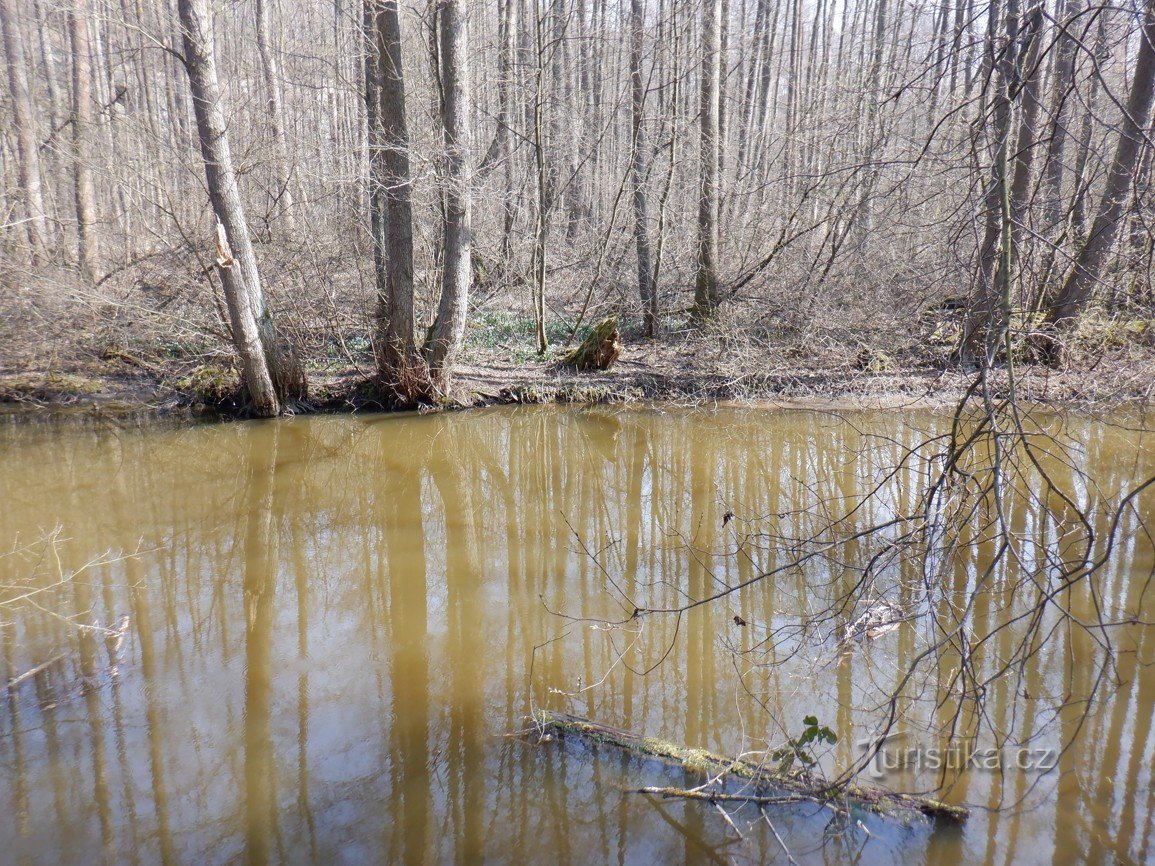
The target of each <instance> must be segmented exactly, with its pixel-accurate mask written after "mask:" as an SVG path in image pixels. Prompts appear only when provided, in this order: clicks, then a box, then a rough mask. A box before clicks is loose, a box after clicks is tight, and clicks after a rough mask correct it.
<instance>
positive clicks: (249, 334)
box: [177, 0, 304, 417]
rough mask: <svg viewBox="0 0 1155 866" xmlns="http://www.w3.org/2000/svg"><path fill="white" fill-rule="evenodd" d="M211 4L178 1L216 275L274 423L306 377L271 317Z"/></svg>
mask: <svg viewBox="0 0 1155 866" xmlns="http://www.w3.org/2000/svg"><path fill="white" fill-rule="evenodd" d="M209 3H210V0H178V3H177V8H178V11H179V14H180V23H181V30H182V31H183V40H184V62H185V69H186V70H187V72H188V79H189V89H190V91H191V92H192V101H193V112H194V114H195V115H196V125H197V136H198V139H199V142H200V149H201V156H202V158H203V160H204V165H205V180H206V185H207V187H208V193H209V201H210V203H211V204H212V208H213V212H214V214H215V215H216V219H217V266H218V267H217V272H218V273H219V274H220V278H221V283H222V284H223V285H224V289H225V300H226V303H227V304H228V309H229V319H230V323H231V325H232V334H233V342H234V343H235V345H236V349H237V354H238V355H239V356H240V359H241V371H242V374H243V376H244V381H245V387H246V388H247V389H248V393H249V399H250V400H251V402H252V408H253V411H254V413H255V414H257V415H261V416H265V417H269V416H273V415H277V414H279V413H280V411H281V409H282V400H283V399H284V398H286V397H287V398H290V399H293V398H296V397H303V396H304V394H303V392H304V379H303V376H302V375H301V374H300V371H299V368H298V367H297V366H296V361H295V359H292V358H290V357H283V356H282V353H281V349H280V347H279V345H278V341H277V337H276V332H275V330H274V327H273V320H272V316H271V315H270V313H269V311H268V309H267V308H266V307H265V301H264V295H263V292H262V290H261V280H260V274H259V272H258V270H257V263H256V256H255V254H254V252H253V245H252V240H251V238H250V237H249V227H248V224H247V223H246V221H245V213H244V208H243V206H242V205H241V195H240V190H239V188H238V186H237V176H236V171H235V170H234V168H233V157H232V152H231V151H230V149H229V140H228V136H227V130H228V121H227V120H226V118H225V112H224V103H223V101H222V99H221V92H220V83H219V81H218V78H217V67H216V58H215V56H214V40H213V30H212V26H213V25H212V12H211V10H210V7H209ZM285 354H287V353H285ZM278 385H280V387H278Z"/></svg>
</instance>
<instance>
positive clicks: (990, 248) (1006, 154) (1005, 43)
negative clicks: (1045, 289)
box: [959, 0, 1020, 363]
mask: <svg viewBox="0 0 1155 866" xmlns="http://www.w3.org/2000/svg"><path fill="white" fill-rule="evenodd" d="M1001 12H1002V14H1003V16H1004V26H1003V28H1002V31H1003V38H1002V39H1000V38H999V32H1000V28H999V26H998V24H997V23H995V22H993V23H991V24H990V25H989V27H988V30H987V39H988V40H989V44H988V46H987V53H988V58H989V61H988V62H989V63H990V66H991V68H992V69H993V70H994V82H995V87H994V97H993V99H992V100H991V102H990V109H989V110H990V117H991V139H992V141H993V142H994V150H995V154H994V161H993V162H992V164H991V177H990V180H989V181H988V182H987V188H986V193H985V195H984V196H983V203H982V207H983V213H984V214H985V216H986V226H985V229H984V232H983V240H982V245H981V246H980V247H979V265H978V280H977V283H978V285H977V288H976V290H975V293H974V295H973V297H972V298H971V303H970V309H969V310H968V311H967V316H966V320H965V322H964V327H963V335H962V340H961V342H960V345H959V359H960V360H962V361H963V362H965V363H970V362H972V361H974V360H976V359H977V358H978V357H979V355H980V353H981V350H982V349H983V346H984V341H985V340H986V338H987V337H988V335H989V334H990V333H991V327H990V326H991V323H992V322H993V321H995V319H996V317H997V316H998V312H999V298H1000V297H1001V292H1000V289H999V286H997V285H996V283H995V275H996V272H997V270H998V267H999V263H1000V262H1001V261H1004V260H1005V259H1004V258H1003V255H1004V253H1005V249H1004V247H1005V245H1006V244H1007V242H1008V241H1009V240H1010V232H1009V231H1008V230H1007V228H1008V227H1007V225H1006V220H1005V219H1004V203H1006V202H1008V201H1009V200H1010V183H1011V177H1010V173H1011V167H1010V152H1011V132H1012V127H1013V123H1012V120H1013V116H1014V100H1015V97H1016V93H1015V91H1014V89H1013V88H1014V87H1015V81H1016V80H1017V71H1018V69H1019V51H1018V48H1019V45H1018V39H1019V26H1020V17H1019V0H1006V3H1005V4H1004V5H1003V8H1002V10H1001ZM992 14H994V11H993V10H992ZM987 345H988V346H989V345H990V342H989V341H987Z"/></svg>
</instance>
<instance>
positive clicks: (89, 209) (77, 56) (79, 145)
mask: <svg viewBox="0 0 1155 866" xmlns="http://www.w3.org/2000/svg"><path fill="white" fill-rule="evenodd" d="M68 33H69V38H70V40H71V43H72V159H73V183H74V187H73V192H74V196H75V199H76V249H77V259H78V264H79V265H80V271H81V273H82V274H83V275H84V277H85V279H87V280H90V281H93V280H95V279H96V271H97V267H98V258H99V248H98V245H97V239H96V234H95V232H96V192H95V190H94V187H93V183H92V168H91V166H90V165H89V159H90V156H91V155H90V154H89V147H88V145H89V136H90V131H91V127H92V43H91V40H90V38H89V32H88V0H73V5H72V8H71V10H69V15H68Z"/></svg>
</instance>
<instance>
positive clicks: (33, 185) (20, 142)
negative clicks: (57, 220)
mask: <svg viewBox="0 0 1155 866" xmlns="http://www.w3.org/2000/svg"><path fill="white" fill-rule="evenodd" d="M14 7H15V2H14V0H0V28H2V29H3V31H4V57H5V60H6V61H7V67H8V88H9V90H10V91H11V92H12V113H13V115H14V117H13V119H14V120H15V122H16V155H17V160H18V165H17V172H18V180H19V183H20V192H21V195H22V196H23V197H24V211H25V213H24V216H25V219H27V221H28V223H27V229H28V247H29V250H30V251H31V254H32V262H33V264H35V263H37V262H38V261H39V260H40V259H41V257H42V256H43V255H44V252H45V250H46V249H47V248H48V220H47V216H46V214H45V210H44V191H43V187H42V176H41V173H40V147H39V144H38V142H37V140H36V129H35V127H34V125H33V119H32V118H33V111H32V100H31V98H30V96H29V93H28V69H27V62H28V59H27V55H26V54H25V51H24V34H23V33H22V32H21V30H20V20H19V17H18V16H17V14H16V10H15V8H14Z"/></svg>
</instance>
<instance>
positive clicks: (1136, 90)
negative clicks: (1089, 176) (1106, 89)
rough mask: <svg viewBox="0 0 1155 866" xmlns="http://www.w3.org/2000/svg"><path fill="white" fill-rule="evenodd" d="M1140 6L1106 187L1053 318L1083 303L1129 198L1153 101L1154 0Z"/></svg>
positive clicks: (1097, 278)
mask: <svg viewBox="0 0 1155 866" xmlns="http://www.w3.org/2000/svg"><path fill="white" fill-rule="evenodd" d="M1144 5H1145V8H1144V16H1143V29H1142V30H1141V31H1140V34H1139V55H1138V58H1137V59H1136V61H1135V77H1134V79H1133V80H1132V82H1131V92H1130V94H1129V96H1128V97H1127V105H1126V107H1125V108H1124V111H1123V119H1122V122H1121V128H1120V130H1119V142H1118V144H1117V145H1116V149H1115V158H1114V159H1113V160H1112V162H1111V168H1110V171H1109V172H1108V174H1107V186H1106V189H1105V190H1104V192H1103V199H1102V201H1101V202H1100V203H1099V211H1098V213H1097V214H1096V215H1095V221H1094V223H1092V225H1091V231H1090V234H1088V236H1087V241H1086V243H1085V244H1084V245H1083V249H1082V251H1081V252H1080V253H1079V257H1078V259H1077V260H1076V261H1075V267H1074V270H1073V271H1071V275H1070V276H1069V277H1068V278H1067V282H1066V283H1065V284H1064V285H1063V288H1062V291H1060V292H1059V296H1058V297H1057V298H1055V301H1054V303H1053V304H1052V305H1051V306H1050V308H1049V309H1048V311H1047V318H1048V320H1049V321H1051V322H1056V323H1057V322H1062V321H1064V320H1069V319H1073V318H1074V317H1075V316H1077V315H1078V314H1079V312H1080V311H1081V310H1082V309H1083V307H1084V306H1086V304H1087V301H1088V300H1089V299H1090V298H1091V294H1092V292H1093V291H1094V288H1095V286H1096V285H1097V284H1098V283H1099V282H1100V280H1101V279H1102V277H1103V271H1104V265H1105V264H1106V262H1107V259H1108V256H1109V254H1110V252H1111V248H1112V247H1113V246H1114V244H1115V238H1116V237H1117V236H1118V234H1119V224H1120V223H1121V222H1122V217H1123V211H1124V208H1125V206H1126V204H1127V202H1128V201H1129V200H1130V196H1131V181H1132V178H1133V176H1134V174H1135V171H1136V169H1137V168H1138V166H1139V162H1138V158H1139V153H1140V147H1141V145H1142V143H1143V138H1144V132H1145V130H1146V128H1147V123H1148V120H1149V118H1150V116H1151V103H1152V100H1153V99H1155V0H1147V2H1146V3H1145V4H1144Z"/></svg>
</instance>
